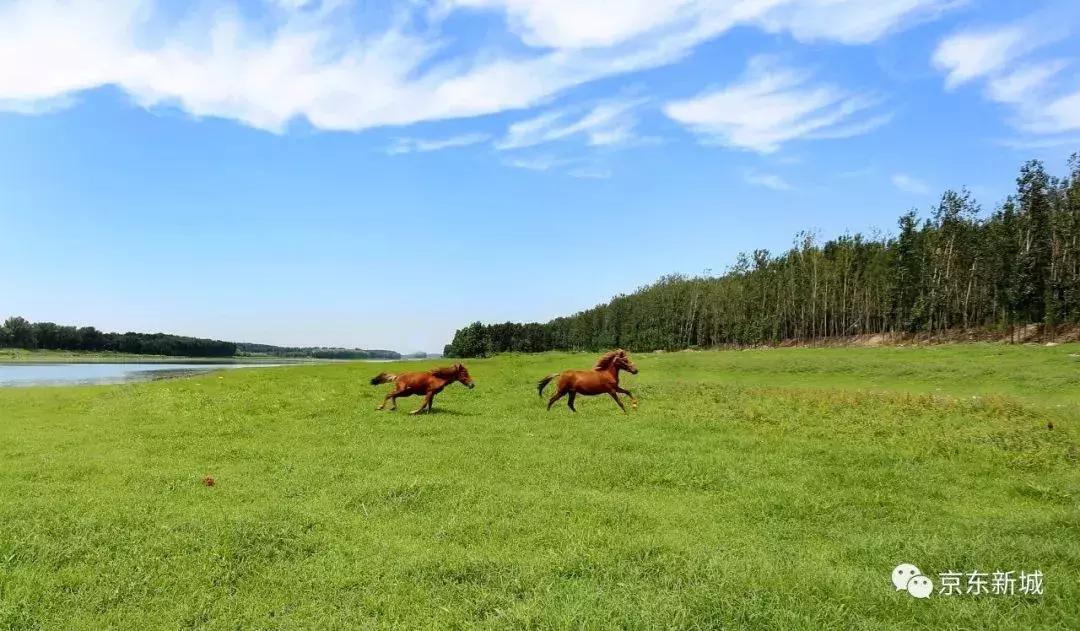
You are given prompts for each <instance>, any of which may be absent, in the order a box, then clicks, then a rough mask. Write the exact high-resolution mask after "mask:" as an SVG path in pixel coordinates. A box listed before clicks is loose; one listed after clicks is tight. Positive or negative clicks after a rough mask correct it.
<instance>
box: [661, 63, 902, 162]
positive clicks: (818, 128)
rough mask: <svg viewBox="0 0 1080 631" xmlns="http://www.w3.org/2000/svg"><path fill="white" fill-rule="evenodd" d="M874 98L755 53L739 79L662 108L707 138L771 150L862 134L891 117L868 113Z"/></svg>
mask: <svg viewBox="0 0 1080 631" xmlns="http://www.w3.org/2000/svg"><path fill="white" fill-rule="evenodd" d="M878 100H879V99H877V98H876V97H874V96H873V95H870V94H866V93H852V92H849V91H847V90H843V89H840V88H836V87H834V86H831V85H828V84H824V83H816V82H814V81H813V78H812V76H811V74H810V73H808V72H806V71H803V70H798V69H792V68H785V67H783V66H781V65H780V64H779V63H778V62H777V61H776V60H775V59H773V58H771V57H755V58H754V59H752V60H751V61H750V63H749V65H748V67H747V71H746V73H745V75H744V77H743V78H742V80H740V81H739V82H737V83H734V84H732V85H729V86H727V87H725V88H721V89H717V90H711V91H708V92H705V93H704V94H701V95H698V96H696V97H694V98H691V99H686V100H682V101H673V102H670V103H668V104H667V105H665V106H664V112H665V113H666V114H667V115H668V116H669V117H670V118H672V119H673V120H675V121H677V122H679V123H681V124H683V125H685V126H686V127H688V128H689V129H690V130H692V131H693V132H695V133H697V134H698V135H700V136H701V137H702V138H703V139H704V140H705V141H706V142H708V143H715V144H720V145H724V146H728V147H735V148H739V149H749V150H753V151H758V152H761V153H771V152H773V151H776V150H777V149H779V148H780V147H781V145H783V144H784V143H786V142H790V141H793V140H799V139H813V138H844V137H849V136H854V135H858V134H865V133H867V132H869V131H871V130H873V129H875V128H877V127H879V126H881V125H883V124H885V123H886V122H888V120H889V118H890V116H889V115H888V114H880V113H879V114H876V115H871V116H867V115H866V111H867V110H868V109H870V108H872V107H874V106H876V105H877V104H878Z"/></svg>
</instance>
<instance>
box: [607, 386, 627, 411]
mask: <svg viewBox="0 0 1080 631" xmlns="http://www.w3.org/2000/svg"><path fill="white" fill-rule="evenodd" d="M608 394H610V395H611V398H612V399H615V403H618V404H619V407H621V408H622V411H623V412H626V406H625V405H623V404H622V401H620V400H619V395H617V394H615V391H614V390H609V391H608ZM626 413H627V414H629V412H626Z"/></svg>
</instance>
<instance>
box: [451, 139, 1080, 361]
mask: <svg viewBox="0 0 1080 631" xmlns="http://www.w3.org/2000/svg"><path fill="white" fill-rule="evenodd" d="M1068 167H1069V173H1068V175H1067V176H1065V177H1064V178H1056V177H1052V176H1050V175H1048V174H1047V172H1046V170H1045V169H1044V167H1043V165H1042V163H1041V162H1039V161H1031V162H1028V163H1027V164H1025V165H1024V166H1023V168H1021V170H1020V175H1019V177H1018V178H1017V180H1016V184H1017V189H1016V193H1015V194H1013V195H1011V196H1010V197H1009V198H1008V199H1006V200H1005V202H1004V203H1002V204H1001V205H1000V206H999V207H998V208H997V209H996V210H994V211H993V212H992V213H990V214H989V215H986V214H984V213H983V212H982V209H981V208H980V206H979V205H978V203H977V202H976V201H975V200H974V199H973V198H972V196H971V193H970V192H968V191H967V190H960V191H952V190H950V191H946V192H945V193H944V194H943V195H942V196H941V200H940V201H939V202H938V203H937V205H936V206H934V207H933V209H932V210H931V213H930V216H929V217H926V218H924V219H922V220H920V218H919V217H918V215H917V214H916V212H915V211H911V212H908V213H906V214H904V215H903V216H901V217H900V220H899V222H898V230H897V232H896V233H895V234H893V235H887V236H881V237H876V238H866V237H864V236H862V235H859V234H855V235H845V236H842V237H839V238H836V239H833V240H830V241H827V242H825V243H818V242H817V241H816V240H815V238H814V237H813V235H810V234H807V233H802V234H800V235H799V236H798V237H797V239H796V242H795V244H794V245H793V246H792V248H791V249H789V250H788V251H786V252H784V253H782V254H779V255H773V254H770V253H769V252H768V251H765V250H757V251H754V252H753V253H752V254H749V255H748V254H743V255H740V257H739V259H738V262H737V263H736V264H735V265H734V266H733V267H732V268H731V269H730V270H729V271H728V272H727V273H725V274H723V275H721V276H711V275H710V276H702V277H686V276H681V275H675V276H668V277H665V278H661V279H660V280H659V281H657V282H656V283H654V284H652V285H649V286H646V287H643V288H641V289H639V290H638V291H636V292H634V293H632V294H630V295H621V296H618V297H616V298H614V299H612V300H611V301H610V302H608V303H607V304H603V305H599V306H597V307H594V308H592V309H589V310H586V311H583V312H581V313H577V314H575V315H572V316H569V317H563V318H557V319H555V320H552V321H550V322H547V323H543V324H540V323H531V324H515V323H505V324H492V325H484V324H481V323H479V322H476V323H473V324H472V325H469V326H467V327H465V328H463V329H460V330H458V331H457V332H456V334H455V335H454V340H453V342H452V343H451V344H449V345H447V346H446V349H445V354H446V355H448V356H456V357H475V356H482V355H487V354H491V353H499V352H507V351H514V352H536V351H545V350H600V349H606V348H612V347H624V348H628V349H634V350H640V351H650V350H657V349H668V350H674V349H681V348H688V347H711V346H721V345H728V344H761V343H774V342H781V341H785V340H793V341H803V342H806V341H811V342H812V341H817V340H822V339H823V338H829V337H835V336H850V335H860V334H872V333H893V332H900V333H928V334H937V333H941V332H944V331H950V330H956V329H972V328H981V329H987V328H996V329H1000V330H1001V331H1002V332H1008V331H1012V330H1015V329H1016V328H1017V327H1021V326H1024V325H1029V324H1038V325H1042V326H1043V327H1044V330H1045V331H1046V332H1048V333H1051V334H1052V332H1053V331H1054V330H1055V329H1056V328H1057V327H1058V326H1060V325H1062V324H1066V323H1076V322H1080V154H1073V156H1072V157H1071V158H1070V159H1069V161H1068Z"/></svg>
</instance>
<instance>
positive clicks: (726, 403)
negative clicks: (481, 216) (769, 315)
mask: <svg viewBox="0 0 1080 631" xmlns="http://www.w3.org/2000/svg"><path fill="white" fill-rule="evenodd" d="M1078 355H1080V346H1077V345H1062V346H1057V347H1052V348H1046V347H1025V346H1014V347H1010V346H999V345H989V344H988V345H982V344H975V345H967V346H940V347H928V348H876V349H870V348H863V349H859V348H846V349H845V348H838V349H774V350H754V351H731V352H718V353H714V352H702V353H667V354H648V355H634V356H633V359H634V360H635V361H636V362H637V364H638V367H639V368H640V369H641V372H640V374H638V375H636V376H628V377H625V378H624V385H627V386H628V387H630V389H631V390H633V391H634V393H635V394H636V395H637V396H638V397H639V398H640V399H641V407H640V409H639V410H638V411H637V412H636V413H632V414H630V415H629V416H626V415H623V414H622V413H620V412H619V411H618V409H617V408H616V406H615V405H614V403H613V402H612V401H611V400H610V399H607V398H599V397H598V398H587V399H582V398H579V399H578V410H579V412H578V413H577V414H576V415H575V414H573V413H571V412H570V411H569V410H568V409H567V408H566V407H565V405H562V404H560V405H559V407H557V408H555V409H553V410H552V411H551V412H545V411H544V406H543V404H542V402H541V400H540V399H538V398H537V396H536V391H535V388H534V383H535V381H536V380H537V379H538V378H539V377H541V376H543V375H544V374H546V373H548V372H552V371H553V370H555V369H558V368H568V367H582V368H584V367H587V366H589V365H590V364H591V362H592V361H593V359H594V357H593V356H592V355H556V354H546V355H540V356H528V357H525V356H508V357H498V358H494V359H488V360H474V361H469V362H467V364H468V366H469V369H470V371H471V373H472V375H473V377H474V379H475V380H476V383H477V387H476V389H475V390H471V391H470V390H466V389H464V388H463V387H461V386H453V387H451V388H449V389H448V390H447V391H446V392H444V393H443V394H442V395H440V397H439V398H438V399H437V400H436V402H435V413H433V414H430V415H425V416H421V417H410V416H407V415H406V414H405V413H404V412H405V411H406V410H408V409H412V408H413V407H415V406H416V405H418V404H419V400H418V399H417V398H412V399H403V400H402V401H401V407H400V409H399V411H397V412H375V411H374V408H375V406H376V405H377V403H378V402H379V400H380V399H381V398H382V395H383V394H384V391H385V389H386V386H383V387H379V388H375V387H372V386H370V385H368V384H367V379H368V378H369V377H370V376H371V375H372V374H373V373H375V372H378V371H380V370H383V369H386V368H387V367H388V366H389V367H390V369H391V370H393V369H396V368H404V367H406V366H408V367H409V368H415V367H416V366H418V365H431V364H432V363H433V362H422V363H419V364H418V363H416V362H409V363H402V364H398V365H393V364H390V365H388V364H365V363H348V364H328V365H304V366H291V367H284V368H271V369H259V370H250V371H248V370H239V371H230V372H225V373H212V374H209V375H204V376H200V377H194V378H187V379H179V380H173V381H162V382H153V383H142V384H134V385H123V386H102V387H78V388H52V389H46V388H28V389H7V390H3V389H0V462H2V463H3V466H2V467H0V629H105V628H116V629H140V630H144V629H313V628H319V629H344V628H380V629H381V628H426V629H455V628H501V629H520V628H536V629H541V628H543V629H546V628H564V629H577V628H596V629H601V628H637V629H706V628H721V627H724V628H733V629H742V628H752V629H826V628H828V629H832V628H844V629H897V628H905V629H923V628H950V629H957V628H990V629H1017V628H1059V629H1077V628H1080V543H1078V542H1080V449H1078V440H1080V358H1078ZM1049 425H1052V429H1050V428H1049ZM207 475H212V476H213V477H214V479H215V481H216V484H215V485H214V486H212V487H209V486H205V485H204V484H203V482H202V480H203V477H204V476H207ZM901 562H910V563H914V564H915V565H917V566H918V567H919V568H921V569H922V571H923V573H925V574H927V575H928V576H929V577H930V578H931V579H932V580H934V581H935V582H938V580H939V577H938V573H939V572H944V571H947V570H957V571H965V572H970V571H973V570H979V571H983V572H988V573H991V572H994V571H996V570H1002V571H1005V570H1013V571H1017V572H1019V571H1020V570H1023V571H1033V570H1041V571H1042V572H1043V574H1044V575H1045V584H1044V590H1045V593H1044V594H1043V595H1042V596H1024V595H1019V594H1016V595H1012V596H1004V595H981V596H977V597H976V596H942V595H939V594H935V595H934V596H931V597H930V598H928V599H926V600H917V599H915V598H913V597H911V596H910V595H908V594H907V593H905V592H897V591H895V590H894V588H893V587H892V584H891V582H890V572H891V571H892V569H893V567H894V566H896V565H897V564H899V563H901Z"/></svg>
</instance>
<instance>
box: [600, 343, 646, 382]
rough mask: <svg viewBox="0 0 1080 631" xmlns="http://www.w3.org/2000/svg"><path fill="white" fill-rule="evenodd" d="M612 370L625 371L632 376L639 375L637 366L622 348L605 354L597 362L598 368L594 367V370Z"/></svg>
mask: <svg viewBox="0 0 1080 631" xmlns="http://www.w3.org/2000/svg"><path fill="white" fill-rule="evenodd" d="M612 369H614V370H615V372H619V371H620V370H625V371H627V372H629V373H630V374H632V375H636V374H637V366H635V365H634V362H632V361H630V358H629V357H627V356H626V351H624V350H623V349H621V348H620V349H618V350H614V351H611V352H610V353H606V354H604V355H603V356H602V357H600V359H599V360H598V361H597V362H596V366H594V367H593V370H612Z"/></svg>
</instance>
